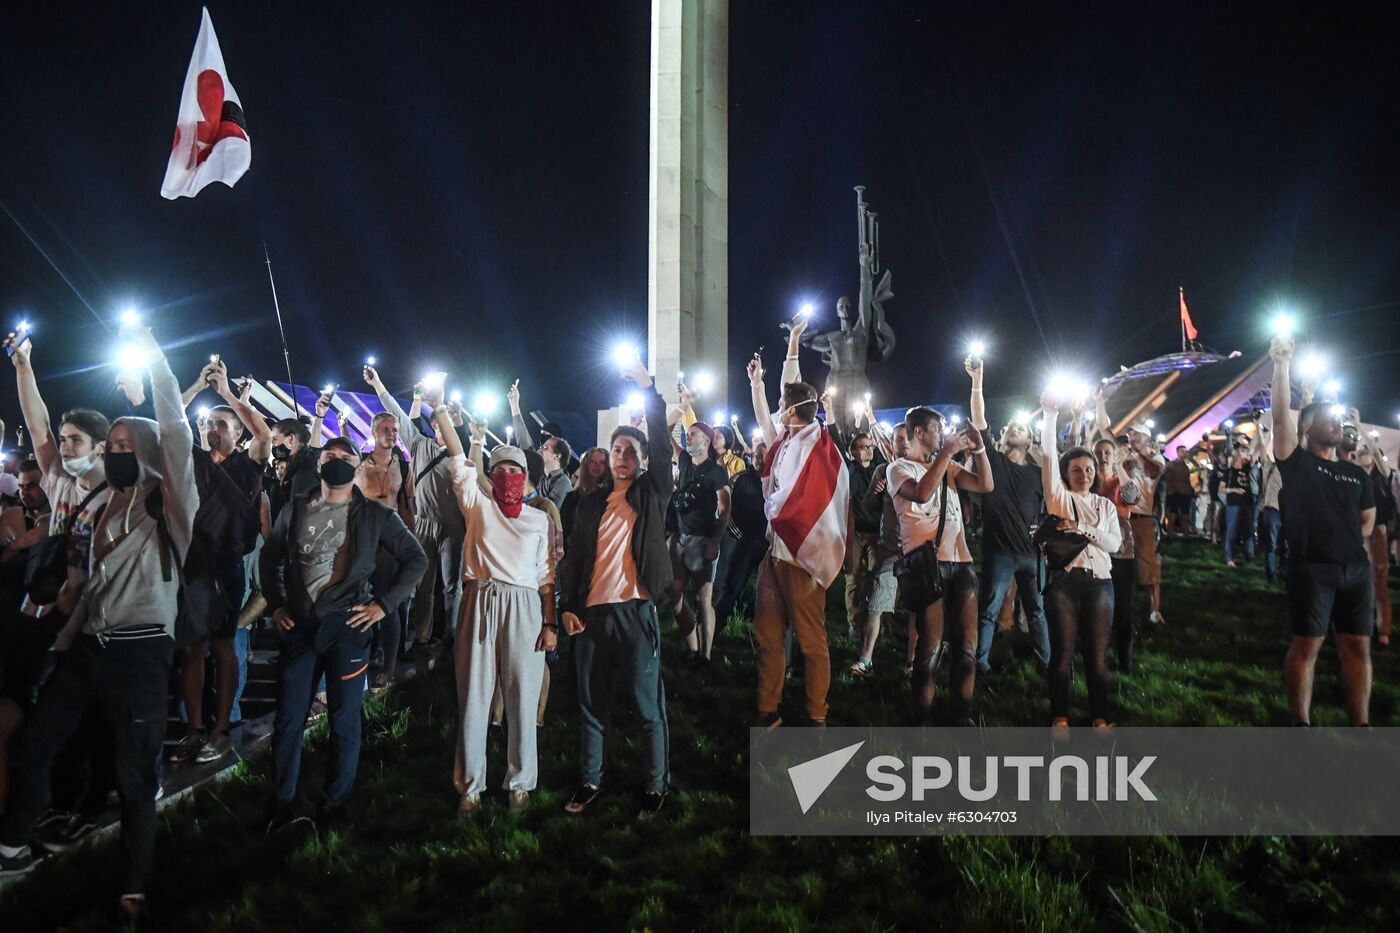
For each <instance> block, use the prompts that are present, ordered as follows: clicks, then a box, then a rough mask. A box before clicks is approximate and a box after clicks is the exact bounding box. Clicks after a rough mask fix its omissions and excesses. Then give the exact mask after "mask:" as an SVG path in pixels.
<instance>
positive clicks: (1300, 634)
mask: <svg viewBox="0 0 1400 933" xmlns="http://www.w3.org/2000/svg"><path fill="white" fill-rule="evenodd" d="M1269 355H1270V357H1272V358H1273V361H1274V378H1273V383H1272V385H1271V388H1270V394H1271V395H1272V396H1273V398H1274V400H1275V401H1274V404H1273V415H1272V417H1273V425H1274V431H1273V433H1274V440H1273V449H1274V459H1275V460H1276V461H1277V463H1278V469H1279V473H1280V475H1281V476H1282V478H1283V488H1282V490H1281V492H1280V494H1279V497H1280V501H1281V505H1282V507H1283V508H1282V512H1283V515H1284V523H1283V533H1284V537H1285V538H1286V540H1287V542H1288V573H1287V576H1286V578H1285V580H1284V586H1285V590H1286V592H1287V594H1288V603H1289V606H1288V608H1289V621H1290V623H1291V625H1292V629H1293V643H1292V644H1291V645H1290V646H1289V649H1288V655H1287V657H1286V658H1285V659H1284V668H1283V679H1284V685H1285V687H1286V688H1287V690H1288V706H1289V711H1290V712H1291V713H1292V714H1293V720H1294V722H1295V723H1296V724H1297V725H1308V724H1309V723H1310V718H1309V717H1310V711H1311V706H1312V683H1313V668H1314V665H1315V664H1316V662H1317V655H1318V651H1319V650H1320V649H1321V647H1322V640H1323V638H1325V637H1326V635H1327V630H1328V629H1329V628H1331V629H1332V630H1333V631H1335V632H1336V643H1337V654H1338V656H1339V657H1340V658H1341V662H1342V687H1343V689H1344V690H1345V691H1346V698H1347V714H1348V715H1349V716H1350V717H1351V724H1352V725H1353V726H1364V725H1367V724H1368V722H1369V716H1370V704H1371V632H1372V629H1373V628H1374V624H1375V623H1374V620H1373V618H1372V614H1373V611H1374V598H1375V597H1374V589H1373V585H1372V578H1371V573H1372V571H1371V562H1370V560H1369V558H1368V556H1367V552H1366V544H1365V541H1366V538H1367V537H1368V536H1369V535H1370V533H1371V529H1372V528H1373V527H1374V526H1375V521H1376V504H1375V496H1374V492H1373V490H1372V488H1371V483H1370V482H1369V481H1368V478H1367V476H1366V474H1365V473H1364V472H1363V471H1362V470H1361V468H1360V467H1358V466H1356V465H1355V464H1351V463H1345V462H1343V461H1340V460H1338V459H1337V448H1338V446H1339V445H1340V444H1341V443H1342V418H1341V415H1340V414H1338V413H1337V412H1335V411H1334V410H1333V409H1332V407H1331V406H1329V405H1327V404H1325V403H1321V402H1314V403H1311V404H1308V405H1304V406H1303V410H1302V411H1301V412H1299V413H1298V426H1297V428H1296V429H1295V428H1294V425H1293V422H1292V420H1291V419H1290V418H1289V411H1288V408H1289V406H1288V400H1289V398H1290V396H1289V391H1290V387H1289V382H1288V367H1289V362H1290V361H1291V359H1292V357H1293V341H1292V340H1285V339H1282V338H1279V337H1275V338H1274V341H1273V345H1272V346H1271V347H1270V348H1269ZM1299 435H1301V442H1300V437H1299Z"/></svg>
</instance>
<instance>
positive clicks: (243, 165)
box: [160, 10, 253, 201]
mask: <svg viewBox="0 0 1400 933" xmlns="http://www.w3.org/2000/svg"><path fill="white" fill-rule="evenodd" d="M252 163H253V146H252V143H250V142H249V141H248V124H247V122H246V121H245V120H244V119H243V107H242V105H241V104H240V103H239V102H238V93H237V92H236V91H234V89H233V85H232V84H231V83H230V82H229V79H228V71H227V70H226V69H225V68H224V54H223V52H221V51H220V50H219V37H218V36H216V35H214V22H213V20H211V19H210V18H209V11H208V10H205V11H204V19H203V22H201V23H200V26H199V37H198V38H197V39H195V40H194V54H193V55H191V56H190V68H189V71H187V72H185V89H184V91H183V92H181V94H180V115H179V117H178V119H177V120H176V123H175V143H174V145H173V146H171V149H170V162H169V163H168V164H167V165H166V167H165V181H164V182H163V183H162V184H161V186H160V193H161V197H164V198H169V199H170V200H172V201H173V200H175V199H176V198H192V197H194V196H195V195H197V194H199V192H200V191H202V190H203V189H204V186H205V185H208V184H210V183H211V182H216V181H221V182H223V183H224V184H226V185H228V186H229V187H230V188H232V187H233V185H234V183H235V182H237V181H238V179H240V178H242V177H243V173H244V172H246V171H248V166H249V165H251V164H252Z"/></svg>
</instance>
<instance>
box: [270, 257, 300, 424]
mask: <svg viewBox="0 0 1400 933" xmlns="http://www.w3.org/2000/svg"><path fill="white" fill-rule="evenodd" d="M262 248H263V260H264V261H265V262H266V263H267V284H268V285H270V286H272V310H273V311H275V312H276V313H277V332H278V333H279V334H281V335H282V361H283V362H284V363H286V364H287V383H288V385H290V386H291V394H292V401H293V402H295V401H296V397H297V384H296V380H295V379H293V378H292V351H290V350H288V349H287V331H286V329H285V328H284V327H283V326H282V306H281V305H280V304H278V302H277V280H276V279H274V278H273V277H272V257H271V256H269V255H268V253H267V239H266V238H262Z"/></svg>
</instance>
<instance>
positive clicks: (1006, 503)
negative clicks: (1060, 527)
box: [977, 421, 1050, 674]
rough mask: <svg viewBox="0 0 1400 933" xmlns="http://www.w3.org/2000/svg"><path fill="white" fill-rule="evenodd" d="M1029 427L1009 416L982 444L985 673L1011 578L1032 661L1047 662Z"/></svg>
mask: <svg viewBox="0 0 1400 933" xmlns="http://www.w3.org/2000/svg"><path fill="white" fill-rule="evenodd" d="M1030 445H1031V433H1030V428H1028V427H1027V426H1026V425H1024V424H1022V423H1020V422H1019V421H1013V422H1011V423H1010V424H1008V425H1007V426H1006V427H1004V428H1002V431H1001V443H1000V444H998V445H997V446H995V447H993V446H991V445H988V447H987V461H988V462H989V463H990V464H991V466H992V491H991V492H989V493H987V494H986V495H985V496H983V497H982V587H981V593H980V598H979V600H978V603H979V605H978V611H977V669H978V672H979V673H983V674H985V673H988V672H989V671H990V670H991V665H990V664H989V663H988V655H989V654H990V653H991V650H992V638H993V637H994V636H995V635H996V628H997V617H998V616H1000V615H1001V606H1002V602H1003V601H1004V600H1005V599H1006V594H1007V591H1008V590H1009V589H1010V588H1011V581H1012V579H1015V581H1016V595H1017V596H1018V597H1019V598H1020V600H1021V608H1022V609H1023V610H1024V611H1025V613H1026V621H1027V624H1028V625H1029V627H1030V634H1031V639H1032V644H1033V646H1034V649H1035V660H1036V665H1037V666H1038V667H1040V668H1042V669H1044V668H1045V666H1046V665H1048V664H1049V663H1050V632H1049V629H1048V628H1047V627H1046V625H1045V608H1044V606H1043V605H1042V604H1041V601H1040V589H1041V587H1040V552H1039V551H1038V550H1037V549H1036V546H1035V544H1034V543H1033V542H1032V541H1031V531H1030V529H1031V526H1032V525H1034V524H1036V523H1037V522H1038V521H1039V520H1040V516H1041V514H1042V513H1043V512H1044V511H1045V493H1044V490H1043V488H1042V486H1041V482H1040V467H1039V465H1037V464H1036V462H1035V461H1034V460H1032V459H1031V458H1030V456H1029V452H1030Z"/></svg>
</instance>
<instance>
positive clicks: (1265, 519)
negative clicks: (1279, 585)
mask: <svg viewBox="0 0 1400 933" xmlns="http://www.w3.org/2000/svg"><path fill="white" fill-rule="evenodd" d="M1282 528H1283V519H1282V517H1281V516H1280V515H1279V512H1278V509H1273V508H1269V507H1267V506H1265V507H1264V508H1262V509H1260V510H1259V546H1260V547H1262V548H1263V549H1264V576H1266V577H1268V578H1269V582H1270V583H1273V582H1274V581H1275V580H1277V579H1278V577H1279V566H1278V563H1279V560H1278V534H1279V531H1280V530H1281V529H1282Z"/></svg>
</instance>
